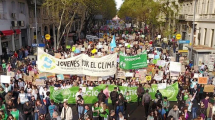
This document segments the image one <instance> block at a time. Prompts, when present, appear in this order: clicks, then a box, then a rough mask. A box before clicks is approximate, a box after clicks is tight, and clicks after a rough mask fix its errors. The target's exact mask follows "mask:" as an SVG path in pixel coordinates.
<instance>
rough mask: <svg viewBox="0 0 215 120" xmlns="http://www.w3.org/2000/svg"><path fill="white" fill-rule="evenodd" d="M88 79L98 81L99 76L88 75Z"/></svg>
mask: <svg viewBox="0 0 215 120" xmlns="http://www.w3.org/2000/svg"><path fill="white" fill-rule="evenodd" d="M86 79H87V80H88V81H98V77H96V76H86Z"/></svg>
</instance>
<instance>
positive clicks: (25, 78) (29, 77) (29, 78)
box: [24, 75, 32, 82]
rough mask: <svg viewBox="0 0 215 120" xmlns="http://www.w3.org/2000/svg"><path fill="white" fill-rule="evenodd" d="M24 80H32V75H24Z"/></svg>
mask: <svg viewBox="0 0 215 120" xmlns="http://www.w3.org/2000/svg"><path fill="white" fill-rule="evenodd" d="M24 81H25V82H32V76H26V75H25V76H24Z"/></svg>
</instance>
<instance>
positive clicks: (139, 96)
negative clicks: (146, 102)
mask: <svg viewBox="0 0 215 120" xmlns="http://www.w3.org/2000/svg"><path fill="white" fill-rule="evenodd" d="M143 94H144V88H143V87H142V84H140V85H139V87H138V88H137V103H138V106H139V101H142V98H143Z"/></svg>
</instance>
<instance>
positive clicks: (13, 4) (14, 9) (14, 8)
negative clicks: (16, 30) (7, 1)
mask: <svg viewBox="0 0 215 120" xmlns="http://www.w3.org/2000/svg"><path fill="white" fill-rule="evenodd" d="M11 7H12V8H13V9H12V12H13V13H15V12H16V5H15V2H14V1H12V2H11Z"/></svg>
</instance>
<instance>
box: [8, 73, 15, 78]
mask: <svg viewBox="0 0 215 120" xmlns="http://www.w3.org/2000/svg"><path fill="white" fill-rule="evenodd" d="M7 76H10V77H14V76H15V73H14V72H7Z"/></svg>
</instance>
